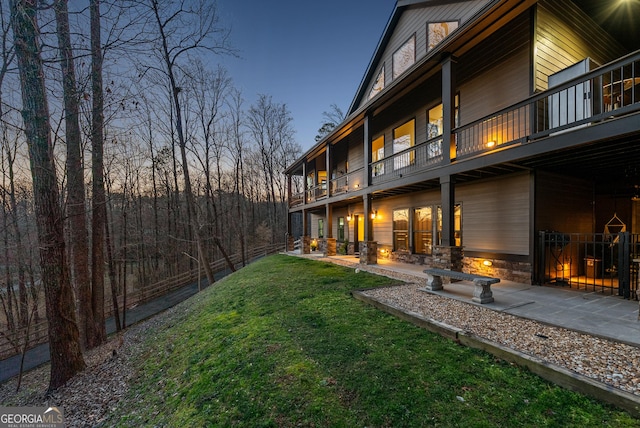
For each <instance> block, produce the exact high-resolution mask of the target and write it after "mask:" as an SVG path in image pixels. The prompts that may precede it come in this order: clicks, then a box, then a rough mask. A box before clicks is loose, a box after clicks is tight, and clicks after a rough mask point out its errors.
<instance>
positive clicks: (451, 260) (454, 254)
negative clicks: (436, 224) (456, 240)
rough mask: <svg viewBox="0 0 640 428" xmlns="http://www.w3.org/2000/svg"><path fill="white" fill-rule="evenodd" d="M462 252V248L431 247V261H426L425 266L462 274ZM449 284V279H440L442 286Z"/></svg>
mask: <svg viewBox="0 0 640 428" xmlns="http://www.w3.org/2000/svg"><path fill="white" fill-rule="evenodd" d="M463 259H464V251H463V249H462V247H442V246H437V245H434V246H433V255H432V256H431V260H426V264H427V265H428V266H429V267H432V268H439V269H450V270H455V271H458V272H463V270H462V266H463ZM450 282H451V279H450V278H442V283H443V284H448V283H450Z"/></svg>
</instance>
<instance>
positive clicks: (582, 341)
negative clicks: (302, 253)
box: [319, 258, 640, 397]
mask: <svg viewBox="0 0 640 428" xmlns="http://www.w3.org/2000/svg"><path fill="white" fill-rule="evenodd" d="M319 260H322V261H328V262H331V263H334V264H339V265H343V266H347V267H351V268H355V269H360V270H363V271H367V272H371V273H375V274H379V275H384V276H387V277H390V278H393V279H397V280H400V281H403V282H406V285H400V286H391V287H383V288H377V289H371V290H364V291H362V293H363V294H364V295H366V296H368V297H370V298H373V299H375V300H377V301H379V302H381V303H385V304H388V305H391V306H393V307H396V308H399V309H402V310H404V311H406V312H407V313H414V314H418V315H419V316H420V317H423V318H426V319H429V320H433V321H436V322H438V323H441V324H444V325H446V326H450V327H453V328H456V329H460V330H462V331H464V332H468V333H470V334H472V335H475V336H478V337H481V338H484V339H487V340H489V341H491V342H494V343H497V344H499V345H502V346H504V347H507V348H510V349H513V350H516V351H518V352H522V353H523V354H526V355H530V356H532V357H536V358H539V359H540V360H542V361H545V362H548V363H551V364H555V365H557V366H560V367H563V368H566V369H568V370H570V371H572V372H575V373H577V374H579V375H582V376H586V377H588V378H590V379H594V380H596V381H598V382H602V383H603V384H605V385H609V386H612V387H614V388H617V389H620V390H621V391H624V392H628V393H630V394H633V395H635V396H638V397H640V348H638V347H636V346H632V345H629V344H624V343H620V342H616V341H612V340H608V339H604V338H601V337H597V336H593V335H589V334H585V333H580V332H576V331H573V330H569V329H566V328H562V327H555V326H550V325H547V324H544V323H541V322H538V321H535V320H530V319H526V318H521V317H518V316H516V315H511V314H507V313H504V312H498V311H494V310H492V309H488V308H483V307H481V306H478V305H474V304H471V303H467V302H464V301H460V300H456V299H451V298H447V297H444V296H441V295H436V294H431V293H428V292H425V291H421V290H419V288H422V287H423V286H424V278H422V277H418V276H413V275H407V274H402V273H398V272H394V271H391V270H389V269H384V268H381V267H379V266H373V265H361V264H358V263H351V262H349V261H346V260H341V259H334V258H320V259H319ZM419 284H420V285H419Z"/></svg>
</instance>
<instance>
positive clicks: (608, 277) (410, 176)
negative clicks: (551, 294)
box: [286, 0, 640, 296]
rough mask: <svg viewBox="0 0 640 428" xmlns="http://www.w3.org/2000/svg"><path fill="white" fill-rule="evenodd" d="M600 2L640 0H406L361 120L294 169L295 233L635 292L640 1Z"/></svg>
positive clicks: (385, 39)
mask: <svg viewBox="0 0 640 428" xmlns="http://www.w3.org/2000/svg"><path fill="white" fill-rule="evenodd" d="M598 4H607V5H608V6H609V7H610V8H614V7H622V8H624V7H627V8H629V7H634V3H633V2H626V3H625V2H623V1H620V2H619V1H610V2H602V1H594V0H580V1H578V0H574V1H573V2H572V1H570V0H537V1H536V0H472V1H459V0H437V1H436V0H427V1H416V0H413V1H412V0H398V2H397V4H396V6H395V8H394V11H393V13H392V16H391V17H390V19H389V22H388V24H387V26H386V28H385V29H384V33H383V35H382V37H381V39H380V42H379V44H378V47H377V49H376V51H375V53H374V55H373V58H372V59H371V62H370V64H369V66H368V68H367V70H366V73H365V75H364V78H363V80H362V83H361V84H360V87H359V88H357V91H356V94H355V97H354V99H353V102H352V104H351V106H350V108H349V111H348V114H347V118H346V120H345V121H344V122H343V123H341V124H340V125H339V126H338V127H337V128H336V129H335V130H334V131H333V132H331V133H330V134H329V135H328V136H326V137H325V138H324V139H322V140H321V141H319V142H318V143H317V144H315V146H313V147H312V148H311V149H310V150H309V151H307V152H306V153H305V154H304V155H303V156H302V157H301V158H299V159H298V160H297V161H296V162H294V163H293V164H292V165H291V166H290V167H289V168H288V169H287V171H286V174H287V176H288V182H289V206H290V209H289V220H290V221H289V224H290V225H292V224H301V225H302V227H301V228H298V229H300V230H293V228H292V227H291V226H290V230H289V232H290V234H291V236H292V237H295V238H298V237H301V238H302V242H303V243H304V244H305V245H303V251H304V252H308V251H309V244H310V243H316V242H317V243H318V245H319V247H320V250H322V251H324V252H326V253H327V254H328V255H332V254H335V253H336V251H337V252H348V253H349V254H357V255H359V257H360V262H361V263H376V262H378V261H379V260H380V259H381V258H390V259H394V260H399V261H402V262H406V263H419V264H427V265H435V266H439V267H445V268H450V269H454V270H462V271H466V272H472V273H477V272H483V273H485V274H490V275H492V276H497V277H500V278H502V279H506V280H513V281H518V282H523V283H533V284H545V283H554V284H559V285H571V286H576V285H577V286H579V287H587V288H591V287H593V288H594V289H596V290H603V291H611V292H614V291H615V292H619V293H620V294H623V295H625V296H629V295H630V294H631V293H632V292H633V291H634V290H635V289H636V285H635V284H636V275H635V272H636V271H637V267H636V263H635V262H634V258H635V257H636V255H637V253H638V250H637V248H636V242H637V239H636V235H635V234H637V233H640V50H638V49H640V43H639V42H638V39H637V37H632V34H631V33H632V31H627V32H625V31H624V29H625V28H628V29H632V28H636V27H638V26H640V13H639V12H638V10H637V3H635V5H636V6H635V7H636V10H635V11H626V12H624V11H623V12H621V11H620V10H618V11H617V12H616V13H615V15H616V16H622V17H623V19H624V20H623V21H620V22H611V20H610V19H609V20H606V18H603V17H602V15H601V14H600V13H597V12H596V6H597V5H598ZM614 12H615V11H614ZM609 16H610V15H609ZM635 34H637V32H636V33H635ZM293 220H296V221H293Z"/></svg>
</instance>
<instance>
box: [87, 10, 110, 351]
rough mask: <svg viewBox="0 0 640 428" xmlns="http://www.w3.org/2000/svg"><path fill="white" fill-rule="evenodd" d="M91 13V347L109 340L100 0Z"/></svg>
mask: <svg viewBox="0 0 640 428" xmlns="http://www.w3.org/2000/svg"><path fill="white" fill-rule="evenodd" d="M89 8H90V15H91V92H92V95H93V105H92V115H91V149H92V150H91V174H92V177H93V188H92V195H93V203H92V208H93V210H92V216H91V254H92V258H91V306H92V308H93V321H94V327H95V328H94V331H93V333H94V335H93V337H91V338H90V343H89V347H90V348H93V347H95V346H98V345H100V344H102V343H104V342H105V341H106V340H107V331H106V327H105V319H104V259H105V257H104V230H105V224H106V218H105V213H106V212H107V210H106V208H105V204H106V197H105V190H104V141H103V140H104V133H103V128H104V98H103V91H102V43H101V42H100V0H91V1H90V2H89Z"/></svg>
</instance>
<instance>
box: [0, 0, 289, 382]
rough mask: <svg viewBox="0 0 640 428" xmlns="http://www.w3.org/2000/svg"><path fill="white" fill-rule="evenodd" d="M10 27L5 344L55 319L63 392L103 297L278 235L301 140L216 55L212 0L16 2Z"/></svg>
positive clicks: (225, 34) (92, 340) (96, 337)
mask: <svg viewBox="0 0 640 428" xmlns="http://www.w3.org/2000/svg"><path fill="white" fill-rule="evenodd" d="M0 25H1V35H0V37H1V39H0V43H1V53H2V56H1V57H0V61H2V62H1V65H0V119H1V120H0V146H1V154H0V168H1V173H2V176H1V177H2V181H1V182H0V198H1V202H2V204H1V209H0V219H1V221H2V223H1V226H2V227H1V228H0V231H1V232H0V239H1V243H2V244H1V246H2V249H1V250H0V271H1V276H2V280H1V281H0V341H3V340H4V341H6V342H10V343H13V344H20V343H21V341H22V342H28V340H29V339H28V337H29V334H28V331H29V327H30V326H33V325H38V324H39V323H40V321H41V320H43V319H44V318H46V319H47V321H48V326H49V327H48V333H49V342H50V345H51V353H52V365H51V382H50V385H49V387H50V389H55V388H57V387H58V386H60V385H62V384H64V383H65V382H66V380H68V379H69V378H70V377H71V376H73V374H74V373H75V372H77V371H78V370H81V369H82V367H83V366H84V362H83V361H82V350H83V349H90V348H92V347H95V346H98V345H100V344H101V343H103V342H104V341H105V340H106V332H105V309H104V308H105V304H106V305H107V307H108V306H109V304H111V305H112V310H111V311H109V312H111V313H118V312H119V310H120V309H121V308H119V306H120V305H123V304H126V295H127V294H128V293H130V295H135V294H136V293H137V292H138V291H139V290H141V289H143V288H144V286H145V285H147V284H150V283H156V282H158V281H159V280H161V279H164V278H168V277H172V276H175V275H178V274H181V273H183V272H185V271H189V270H193V269H194V268H195V267H196V265H199V264H200V263H201V264H202V266H203V267H208V266H210V265H211V264H215V263H220V262H221V261H222V260H224V259H225V258H226V257H227V256H228V255H231V254H239V255H240V257H241V259H242V260H240V261H239V262H240V263H242V264H244V263H246V262H247V260H246V257H247V256H248V255H249V254H250V253H251V251H250V250H251V248H255V247H260V246H263V245H267V244H273V243H277V242H284V238H285V233H286V231H287V228H286V221H287V216H286V212H287V207H286V196H287V195H286V192H287V188H286V182H285V179H284V176H283V175H282V171H283V170H284V169H285V167H286V166H287V165H288V164H289V163H291V162H292V161H293V160H294V159H296V158H297V157H298V156H299V155H300V152H301V149H300V146H299V144H297V143H296V141H295V138H294V130H293V124H292V117H291V114H290V112H289V110H288V108H287V106H286V105H284V104H281V103H278V102H277V101H274V100H273V99H272V97H271V96H269V95H266V94H263V95H259V96H258V100H257V101H256V102H255V103H253V104H252V105H247V103H246V102H245V100H244V98H243V94H242V92H241V91H240V90H239V89H237V88H235V87H234V84H233V76H230V75H229V73H228V72H227V71H226V70H225V69H224V68H223V67H222V66H220V65H219V64H218V61H217V59H218V58H219V55H235V54H236V52H235V51H234V49H233V46H231V45H230V44H229V35H230V32H229V30H228V29H227V25H225V23H224V22H222V21H221V20H220V16H219V15H218V11H217V8H216V7H215V3H213V2H211V1H207V0H192V1H191V0H137V1H126V0H113V1H100V0H90V1H84V2H71V3H68V2H67V1H66V0H49V1H37V0H11V1H10V2H9V4H6V2H3V3H2V6H1V9H0ZM265 90H268V88H265ZM205 274H206V276H207V277H208V280H209V282H210V283H211V282H213V281H214V278H213V275H212V271H211V270H210V269H207V268H205ZM106 287H108V288H107V290H106V291H105V288H106ZM125 291H126V292H125ZM123 297H124V299H123ZM106 298H109V299H111V301H108V302H105V299H106ZM43 301H44V302H46V304H45V305H44V307H46V313H43V311H42V308H43ZM117 321H119V320H117ZM117 325H118V326H119V325H120V324H119V323H117ZM25 331H26V332H27V333H26V335H25ZM19 332H20V333H19ZM18 334H20V336H18ZM19 337H21V339H19ZM54 354H55V356H54Z"/></svg>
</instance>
